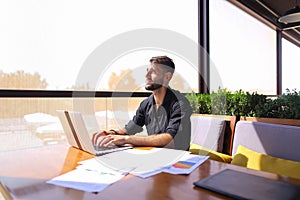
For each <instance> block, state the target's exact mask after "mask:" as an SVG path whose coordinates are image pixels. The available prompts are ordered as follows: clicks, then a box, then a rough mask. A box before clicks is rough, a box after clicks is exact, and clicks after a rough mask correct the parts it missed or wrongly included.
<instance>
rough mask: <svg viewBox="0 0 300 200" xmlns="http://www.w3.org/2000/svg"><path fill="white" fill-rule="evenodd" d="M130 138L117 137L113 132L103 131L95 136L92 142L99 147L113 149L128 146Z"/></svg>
mask: <svg viewBox="0 0 300 200" xmlns="http://www.w3.org/2000/svg"><path fill="white" fill-rule="evenodd" d="M127 139H128V136H125V135H124V136H123V135H115V134H114V132H113V131H101V132H97V133H94V134H93V137H92V142H93V144H95V145H97V146H99V147H112V146H116V145H123V144H126V143H127V142H126V141H127Z"/></svg>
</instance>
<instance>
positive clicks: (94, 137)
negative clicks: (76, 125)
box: [92, 131, 106, 144]
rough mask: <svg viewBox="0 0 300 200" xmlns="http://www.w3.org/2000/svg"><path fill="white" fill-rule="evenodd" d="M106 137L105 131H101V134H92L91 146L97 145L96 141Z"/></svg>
mask: <svg viewBox="0 0 300 200" xmlns="http://www.w3.org/2000/svg"><path fill="white" fill-rule="evenodd" d="M105 135H106V132H105V131H101V132H98V133H94V134H93V137H92V142H93V144H97V143H98V142H97V141H98V139H99V138H100V137H102V136H105Z"/></svg>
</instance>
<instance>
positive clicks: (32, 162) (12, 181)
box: [0, 144, 300, 200]
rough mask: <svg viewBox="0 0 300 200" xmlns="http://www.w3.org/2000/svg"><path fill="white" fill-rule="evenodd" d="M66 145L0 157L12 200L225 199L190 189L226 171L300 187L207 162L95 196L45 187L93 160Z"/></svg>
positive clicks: (133, 179) (118, 185)
mask: <svg viewBox="0 0 300 200" xmlns="http://www.w3.org/2000/svg"><path fill="white" fill-rule="evenodd" d="M93 157H94V156H93V155H90V154H88V153H86V152H83V151H81V150H78V149H76V148H73V147H70V146H68V145H67V144H60V145H50V146H45V147H38V148H31V149H23V150H16V151H7V152H1V153H0V158H1V161H0V168H1V170H0V176H1V181H2V183H3V184H4V185H5V186H6V188H7V189H8V191H9V192H10V195H11V196H13V197H14V198H15V199H31V200H32V199H39V200H40V199H43V200H44V199H51V200H53V199H70V200H71V199H72V200H73V199H130V200H134V199H137V200H143V199H155V200H157V199H159V200H161V199H189V200H191V199H229V198H227V197H225V196H222V195H219V194H217V193H214V192H211V191H208V190H205V189H201V188H198V187H194V186H193V182H194V181H197V180H199V179H201V178H204V177H207V176H209V175H212V174H215V173H217V172H219V171H221V170H223V169H226V168H230V169H235V170H239V171H243V172H247V173H251V174H256V175H259V176H263V177H268V178H270V179H276V180H281V181H286V182H289V183H293V184H297V185H300V180H296V179H292V178H287V177H284V176H278V175H275V174H271V173H267V172H261V171H255V170H250V169H246V168H242V167H238V166H233V165H230V164H225V163H221V162H217V161H211V160H207V161H206V162H205V163H203V164H202V165H201V166H200V167H199V168H197V169H196V170H195V171H193V172H192V173H191V174H190V175H171V174H167V173H160V174H158V175H155V176H152V177H150V178H147V179H142V178H138V177H135V176H132V175H127V176H126V177H124V178H123V179H122V180H120V181H118V182H116V183H114V184H113V185H111V186H109V187H108V188H106V189H105V190H103V191H102V192H99V193H97V194H95V193H89V192H82V191H78V190H74V189H68V188H63V187H59V186H54V185H51V184H47V183H45V182H46V181H47V180H49V179H51V178H53V177H56V176H58V175H60V174H63V173H65V172H68V171H70V170H72V169H74V168H75V167H76V166H77V162H78V161H82V160H86V159H89V158H93Z"/></svg>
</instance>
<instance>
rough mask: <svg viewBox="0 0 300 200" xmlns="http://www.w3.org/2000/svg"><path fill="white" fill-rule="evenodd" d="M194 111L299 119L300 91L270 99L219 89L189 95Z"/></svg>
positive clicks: (255, 93) (288, 92)
mask: <svg viewBox="0 0 300 200" xmlns="http://www.w3.org/2000/svg"><path fill="white" fill-rule="evenodd" d="M187 98H188V100H189V101H190V102H191V105H192V108H193V111H194V113H202V114H217V115H235V116H246V117H272V118H289V119H300V92H297V91H296V90H293V91H292V92H291V91H290V90H287V91H286V93H285V94H283V95H281V96H278V97H275V98H268V97H267V96H266V95H262V94H258V93H257V92H253V93H251V94H250V93H249V92H244V91H242V90H238V91H236V92H230V91H228V90H227V89H219V90H218V91H217V92H212V93H211V94H198V93H191V94H187Z"/></svg>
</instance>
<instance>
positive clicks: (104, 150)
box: [95, 146, 132, 156]
mask: <svg viewBox="0 0 300 200" xmlns="http://www.w3.org/2000/svg"><path fill="white" fill-rule="evenodd" d="M131 148H132V147H131V146H113V147H99V146H95V150H96V155H97V156H99V155H104V154H108V153H112V152H116V151H121V150H125V149H131Z"/></svg>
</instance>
